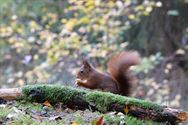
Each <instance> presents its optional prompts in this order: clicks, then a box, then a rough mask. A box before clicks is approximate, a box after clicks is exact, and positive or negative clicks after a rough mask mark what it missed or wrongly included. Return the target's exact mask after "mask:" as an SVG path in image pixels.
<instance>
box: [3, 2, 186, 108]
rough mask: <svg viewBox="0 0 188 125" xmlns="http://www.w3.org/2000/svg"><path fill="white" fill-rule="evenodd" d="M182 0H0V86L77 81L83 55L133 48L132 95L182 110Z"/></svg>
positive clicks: (96, 61)
mask: <svg viewBox="0 0 188 125" xmlns="http://www.w3.org/2000/svg"><path fill="white" fill-rule="evenodd" d="M187 12H188V0H53V1H52V0H0V87H1V88H5V87H19V86H23V85H26V84H35V83H48V84H61V85H67V86H75V85H74V80H75V73H76V71H77V69H78V68H79V67H80V65H81V62H82V59H83V58H87V59H89V60H90V62H91V63H92V64H93V65H94V66H95V67H97V68H98V69H99V70H104V71H105V70H106V63H107V61H108V59H109V58H110V56H112V55H113V54H115V53H118V52H120V51H122V50H135V51H138V52H139V53H140V55H141V57H142V61H141V64H140V65H138V66H135V67H133V68H131V70H132V72H133V73H134V74H135V75H136V76H137V78H138V79H139V83H138V85H137V86H136V87H135V88H134V89H133V95H132V96H133V97H136V98H141V99H146V100H151V101H153V102H156V103H160V104H164V105H167V106H171V107H176V108H184V109H185V110H188V13H187Z"/></svg>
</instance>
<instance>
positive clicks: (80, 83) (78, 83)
mask: <svg viewBox="0 0 188 125" xmlns="http://www.w3.org/2000/svg"><path fill="white" fill-rule="evenodd" d="M85 83H87V80H82V79H76V82H75V84H76V85H78V86H80V85H82V84H85Z"/></svg>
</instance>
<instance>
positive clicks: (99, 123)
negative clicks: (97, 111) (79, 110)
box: [96, 116, 103, 125]
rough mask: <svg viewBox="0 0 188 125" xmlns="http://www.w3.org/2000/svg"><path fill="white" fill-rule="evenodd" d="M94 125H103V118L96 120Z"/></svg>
mask: <svg viewBox="0 0 188 125" xmlns="http://www.w3.org/2000/svg"><path fill="white" fill-rule="evenodd" d="M96 125H103V116H101V117H100V118H99V119H98V120H97V122H96Z"/></svg>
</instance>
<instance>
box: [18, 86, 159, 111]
mask: <svg viewBox="0 0 188 125" xmlns="http://www.w3.org/2000/svg"><path fill="white" fill-rule="evenodd" d="M33 90H35V91H37V92H38V93H39V95H37V93H36V92H35V93H34V94H33V93H32V92H33ZM37 98H38V100H36V99H37ZM78 98H79V100H83V101H85V102H87V103H89V104H90V105H93V106H95V107H97V109H98V110H99V111H102V112H106V111H107V110H108V108H109V106H110V105H111V104H119V105H133V106H138V107H142V108H146V109H154V110H156V111H162V106H160V105H158V104H155V103H152V102H149V101H145V100H139V99H135V98H130V97H125V96H120V95H116V94H112V93H109V92H99V91H86V90H81V89H76V88H71V87H65V86H56V85H45V84H43V85H29V86H24V87H23V88H22V95H21V97H20V98H19V99H25V100H29V101H37V102H38V101H42V102H44V101H46V100H48V101H49V102H51V103H58V102H63V103H64V104H67V103H68V102H71V101H73V100H74V99H78Z"/></svg>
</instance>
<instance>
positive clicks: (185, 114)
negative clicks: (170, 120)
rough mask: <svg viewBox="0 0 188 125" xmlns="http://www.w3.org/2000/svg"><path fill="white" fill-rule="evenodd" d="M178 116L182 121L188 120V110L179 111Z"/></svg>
mask: <svg viewBox="0 0 188 125" xmlns="http://www.w3.org/2000/svg"><path fill="white" fill-rule="evenodd" d="M177 117H178V119H180V120H181V121H187V120H188V112H180V113H178V115H177Z"/></svg>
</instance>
